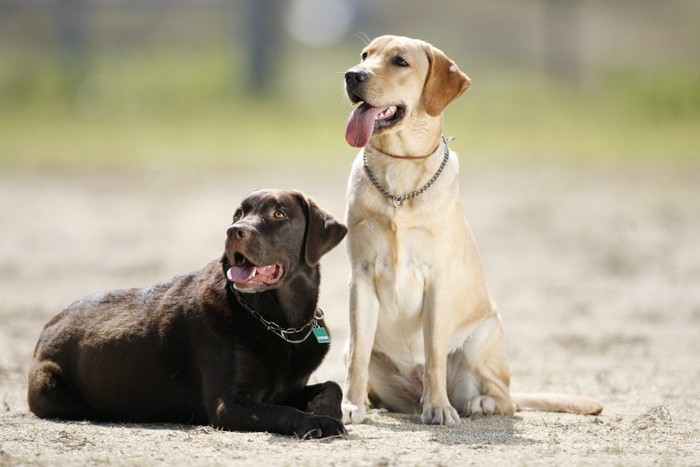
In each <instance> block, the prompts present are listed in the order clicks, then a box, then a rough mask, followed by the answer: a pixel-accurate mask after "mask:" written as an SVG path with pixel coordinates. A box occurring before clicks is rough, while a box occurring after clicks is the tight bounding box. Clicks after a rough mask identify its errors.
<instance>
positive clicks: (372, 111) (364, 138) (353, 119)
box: [345, 95, 406, 148]
mask: <svg viewBox="0 0 700 467" xmlns="http://www.w3.org/2000/svg"><path fill="white" fill-rule="evenodd" d="M351 100H352V101H353V102H361V99H359V96H355V95H353V96H352V97H351ZM405 112H406V110H405V109H404V107H402V106H400V105H390V106H387V107H373V106H371V105H369V104H368V103H366V102H361V103H360V105H358V106H357V107H355V109H354V110H353V111H352V113H351V114H350V118H349V119H348V124H347V127H346V128H345V140H346V141H347V142H348V144H349V145H350V146H353V147H356V148H362V147H365V146H366V145H367V143H368V142H369V140H370V138H371V137H372V134H374V133H376V132H378V131H381V130H383V129H385V128H389V127H392V126H394V125H396V124H397V123H398V122H399V120H401V119H402V118H403V117H404V114H405Z"/></svg>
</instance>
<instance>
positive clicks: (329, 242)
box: [299, 194, 348, 266]
mask: <svg viewBox="0 0 700 467" xmlns="http://www.w3.org/2000/svg"><path fill="white" fill-rule="evenodd" d="M299 197H300V198H301V200H302V204H304V208H305V209H306V218H307V222H306V239H305V240H304V259H305V260H306V264H308V265H309V266H316V265H317V264H318V263H319V261H321V257H322V256H323V255H325V254H326V253H328V252H329V251H331V250H332V249H333V248H335V247H336V246H337V245H338V243H340V242H341V240H343V238H344V237H345V234H347V233H348V229H347V227H345V225H344V224H342V223H341V222H338V221H337V220H336V219H335V218H334V217H333V216H331V215H330V214H328V213H327V212H326V211H324V210H323V209H321V208H320V207H319V206H318V204H316V201H314V200H313V198H309V197H307V196H304V195H303V194H299Z"/></svg>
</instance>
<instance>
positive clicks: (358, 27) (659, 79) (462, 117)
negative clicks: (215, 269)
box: [0, 0, 700, 170]
mask: <svg viewBox="0 0 700 467" xmlns="http://www.w3.org/2000/svg"><path fill="white" fill-rule="evenodd" d="M385 33H392V34H400V35H407V36H411V37H418V38H422V39H424V40H426V41H428V42H431V43H433V44H434V45H436V46H437V47H439V48H441V49H442V50H443V51H445V52H446V53H447V55H448V56H450V57H451V58H453V59H454V60H455V61H456V62H457V64H458V65H459V66H460V68H461V69H462V70H463V71H465V72H466V73H467V74H468V75H469V76H470V77H471V79H472V81H473V87H472V89H471V90H470V91H469V92H468V93H467V94H466V95H465V97H463V98H462V99H460V100H459V101H457V103H455V104H454V105H453V106H452V107H450V109H448V112H447V117H446V133H448V134H455V135H458V136H459V139H458V141H457V143H458V146H457V150H458V151H460V153H461V154H462V157H463V158H464V157H467V158H468V159H469V163H475V164H514V165H526V164H531V163H535V162H537V163H540V162H541V163H554V164H568V163H576V164H578V163H584V164H589V163H590V164H638V163H643V164H649V163H650V164H664V165H669V164H670V165H686V164H689V163H693V164H694V163H696V162H698V161H699V160H700V2H698V1H697V0H664V1H660V0H587V1H583V0H517V1H516V0H489V1H486V0H464V1H459V2H455V1H452V0H433V1H430V2H423V1H400V0H383V1H373V0H230V1H226V0H173V1H165V0H0V168H3V169H10V168H12V169H41V170H44V169H69V170H83V169H86V170H89V169H102V168H105V169H109V170H113V169H124V168H137V169H143V168H148V167H150V168H155V169H159V168H163V167H168V168H171V169H173V170H175V169H186V170H190V169H194V168H203V169H206V168H212V167H216V168H222V167H224V168H225V167H241V166H246V165H256V166H260V165H261V164H265V163H270V164H275V165H279V164H282V165H287V164H289V165H297V164H299V163H300V162H301V163H308V164H314V165H318V164H321V165H325V164H328V165H334V164H342V165H343V166H347V164H349V162H350V158H351V157H352V155H353V154H354V153H355V151H354V150H353V149H352V148H349V147H348V146H347V145H346V143H345V141H344V138H343V134H344V126H345V121H346V119H347V116H348V115H349V112H350V105H349V104H348V102H347V101H346V99H345V98H344V95H343V92H342V81H343V73H344V71H345V70H346V69H347V68H349V67H350V66H352V65H353V64H355V63H356V62H357V61H358V60H359V53H360V50H361V49H362V48H363V46H364V43H365V41H366V40H367V39H368V38H373V37H375V36H378V35H381V34H385Z"/></svg>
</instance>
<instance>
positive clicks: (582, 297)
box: [0, 161, 700, 466]
mask: <svg viewBox="0 0 700 467" xmlns="http://www.w3.org/2000/svg"><path fill="white" fill-rule="evenodd" d="M348 165H349V161H348ZM272 172H274V174H272V175H271V174H270V173H269V172H268V173H266V172H263V171H258V172H246V173H244V174H241V173H237V174H234V173H231V174H226V173H195V174H178V175H173V174H166V173H162V172H150V173H148V174H143V173H142V174H130V175H128V174H121V175H114V174H82V175H56V174H51V175H48V174H37V173H4V174H0V402H1V404H0V464H1V465H27V464H32V465H85V464H107V463H109V464H115V465H223V464H228V465H231V464H233V465H257V466H259V465H329V464H330V465H342V464H345V465H463V464H477V465H484V464H487V463H488V464H495V465H501V464H503V465H514V464H515V465H520V464H526V465H527V464H549V465H564V464H588V465H601V464H602V465H644V464H662V465H700V392H699V390H698V387H699V386H700V384H699V383H700V189H699V188H698V182H699V181H700V180H699V179H698V174H699V173H700V171H699V170H697V168H694V169H692V170H690V169H688V168H685V169H683V170H673V169H663V170H657V169H643V170H642V169H606V170H603V169H597V170H573V169H567V170H564V169H552V168H547V169H539V168H534V169H533V168H530V169H527V170H525V169H517V170H516V169H508V170H505V169H495V168H480V167H473V168H469V167H467V168H464V167H463V170H462V172H463V175H462V196H463V199H464V202H465V209H466V211H467V217H468V219H469V222H470V224H471V226H472V229H473V230H474V232H475V235H476V237H477V239H478V240H479V243H480V247H481V252H482V255H483V258H484V262H485V265H486V273H487V278H488V282H489V284H490V288H491V291H492V293H493V295H494V297H495V298H496V300H497V301H498V303H499V306H500V308H501V312H502V316H503V321H504V324H505V328H506V334H507V336H508V352H509V356H510V360H511V370H512V389H513V390H514V391H519V392H523V391H558V392H576V393H585V394H588V395H591V396H594V397H597V398H599V399H600V400H601V401H602V402H603V404H604V406H605V410H604V412H603V413H602V414H601V415H600V416H597V417H585V416H573V415H560V414H546V413H537V412H523V413H518V414H517V415H516V416H514V417H510V418H509V417H490V418H484V417H478V418H471V419H463V420H462V423H461V424H460V425H459V426H456V427H449V428H446V427H433V426H424V425H421V424H420V423H419V418H418V417H417V416H415V415H402V416H398V415H395V414H389V413H385V412H377V411H373V412H371V413H370V415H369V420H368V422H367V423H366V424H363V425H358V426H350V427H349V434H348V435H347V437H345V438H338V439H331V440H324V441H301V440H298V439H294V438H289V437H284V436H279V435H274V434H268V433H228V432H223V431H218V430H214V429H212V428H210V427H200V426H181V425H134V424H95V423H89V422H81V423H75V422H70V423H69V422H59V421H44V420H39V419H37V418H36V417H34V416H33V415H32V414H30V413H29V412H28V408H27V403H26V400H25V392H26V373H27V368H28V364H29V361H30V357H31V353H32V350H33V347H34V344H35V342H36V339H37V337H38V335H39V332H40V331H41V328H42V326H43V325H44V323H45V322H46V321H47V320H48V319H49V318H50V317H52V316H53V315H55V314H56V313H58V312H59V311H60V310H61V309H62V308H63V307H64V306H66V305H67V304H68V303H70V302H71V301H73V300H74V299H76V298H79V297H81V296H83V295H86V294H88V293H91V292H94V291H98V290H104V289H113V288H121V287H127V286H140V285H147V284H149V283H152V282H155V281H158V280H161V279H165V278H168V277H170V276H173V275H175V274H179V273H183V272H187V271H191V270H194V269H197V268H199V267H201V266H203V265H204V264H205V263H206V262H207V261H209V260H210V259H214V258H217V257H218V256H219V254H220V252H221V248H222V245H223V238H224V231H225V228H226V226H227V225H228V222H229V219H230V215H231V214H232V212H233V210H234V208H235V207H236V205H237V203H238V202H239V201H240V200H241V199H242V197H243V196H244V195H245V194H246V193H247V192H248V191H250V190H251V189H253V188H257V187H270V186H278V187H285V188H300V189H303V190H304V191H306V192H307V193H309V194H311V195H312V196H314V197H316V198H317V200H318V201H319V203H320V204H321V205H322V206H324V207H325V208H326V209H328V210H330V211H331V212H332V213H334V214H336V215H337V216H339V217H341V218H342V216H343V211H344V198H345V178H346V176H347V168H344V167H340V168H338V167H334V168H332V169H329V170H323V171H322V170H318V171H317V172H312V173H305V174H301V173H296V172H294V171H288V170H286V169H282V170H275V171H272ZM436 215H439V213H437V214H436ZM322 264H323V286H322V294H321V306H322V308H324V310H325V311H326V314H327V316H328V323H329V325H330V327H331V330H332V331H333V343H332V349H331V354H330V355H329V357H328V358H327V359H326V361H325V362H324V364H323V366H322V367H321V368H320V369H319V371H318V372H317V373H316V374H315V375H314V376H313V377H312V380H314V381H317V380H326V379H334V380H336V381H339V382H342V378H343V366H342V347H343V344H344V342H345V339H346V337H347V282H348V275H349V268H348V264H347V259H346V256H345V248H344V244H343V245H342V246H341V247H340V248H338V249H336V250H334V251H333V252H331V253H330V254H329V255H328V256H326V257H325V259H324V261H323V263H322Z"/></svg>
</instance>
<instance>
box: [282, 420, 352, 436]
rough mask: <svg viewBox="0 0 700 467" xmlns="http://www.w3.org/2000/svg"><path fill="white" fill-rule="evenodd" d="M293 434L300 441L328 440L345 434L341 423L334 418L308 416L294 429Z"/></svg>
mask: <svg viewBox="0 0 700 467" xmlns="http://www.w3.org/2000/svg"><path fill="white" fill-rule="evenodd" d="M294 434H296V435H297V436H298V437H300V438H301V439H318V438H328V437H329V436H343V435H345V434H347V431H346V430H345V426H344V425H343V423H342V422H341V421H340V420H338V419H335V418H331V417H325V416H317V415H309V416H307V417H304V418H303V419H302V420H301V421H300V422H299V423H298V424H297V426H295V427H294Z"/></svg>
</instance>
